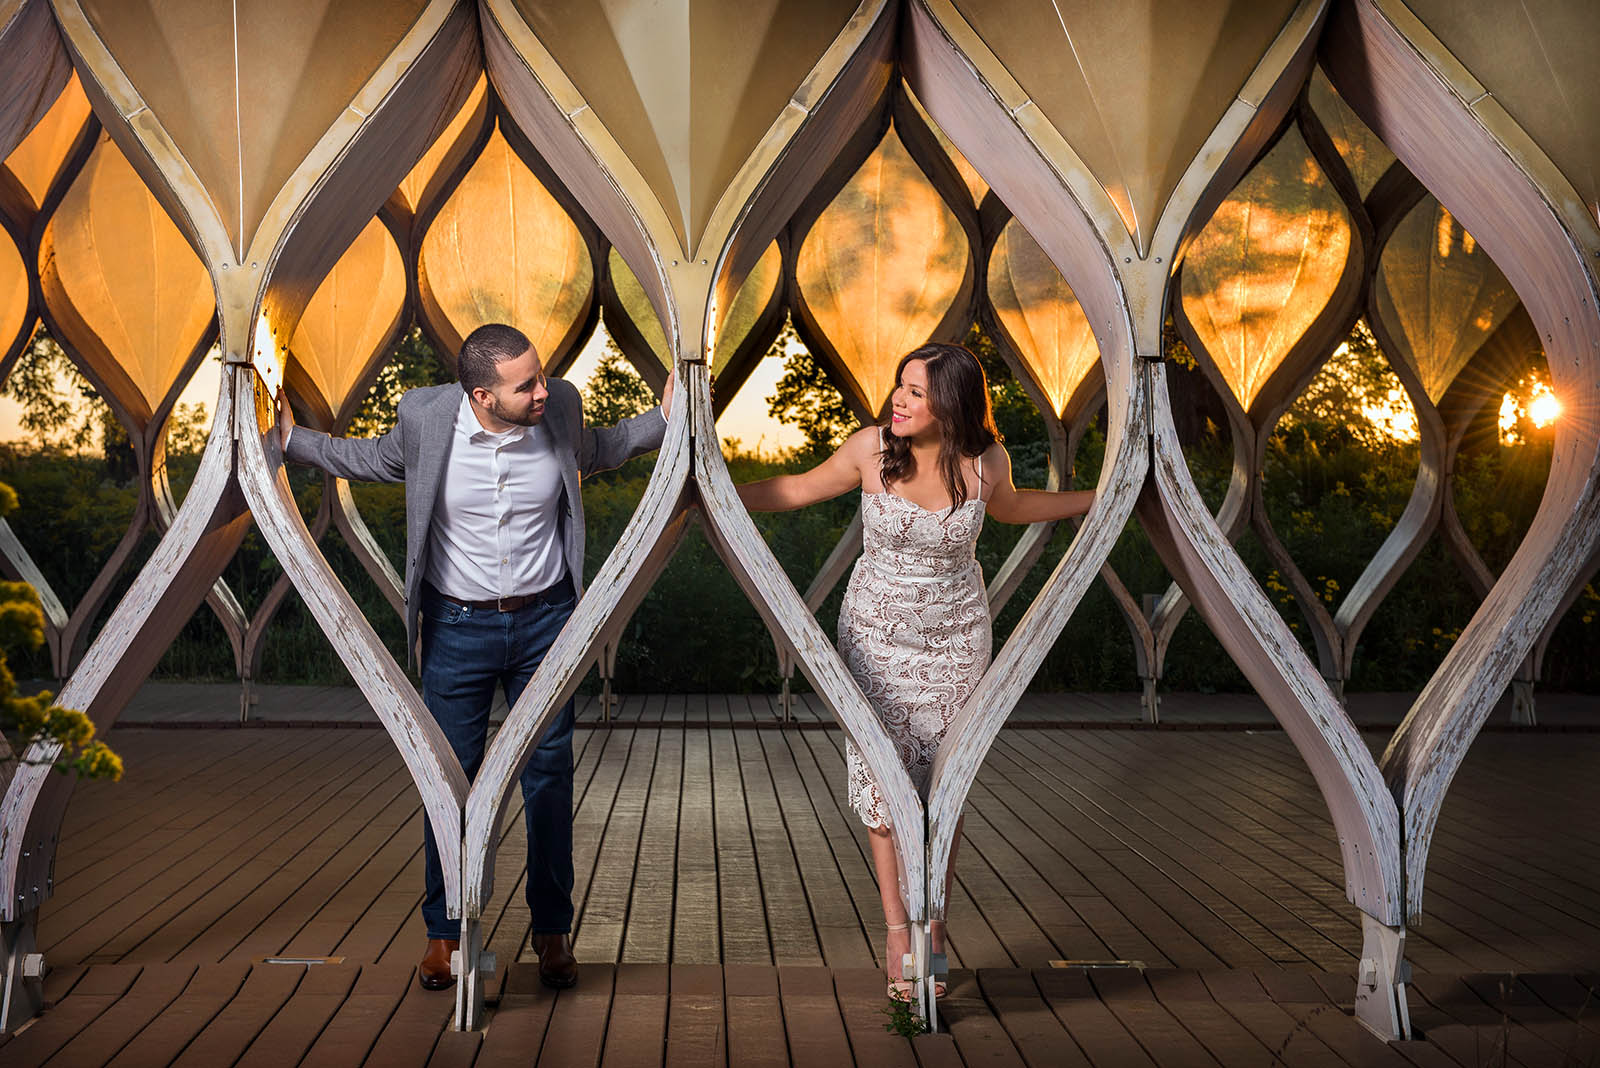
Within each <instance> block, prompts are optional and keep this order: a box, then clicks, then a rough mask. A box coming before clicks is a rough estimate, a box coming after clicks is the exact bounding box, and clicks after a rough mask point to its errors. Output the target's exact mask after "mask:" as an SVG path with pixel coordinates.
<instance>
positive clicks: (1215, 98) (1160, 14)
mask: <svg viewBox="0 0 1600 1068" xmlns="http://www.w3.org/2000/svg"><path fill="white" fill-rule="evenodd" d="M955 6H956V7H957V8H958V9H960V11H961V14H962V15H963V16H964V17H965V18H966V20H967V21H968V22H969V23H971V25H972V27H973V29H975V30H976V31H977V32H978V34H979V36H981V37H982V38H983V41H984V43H985V44H986V45H988V46H989V48H990V49H991V50H993V52H994V53H995V55H996V56H998V57H999V58H1000V61H1001V62H1002V63H1004V64H1005V65H1006V67H1007V68H1008V69H1009V70H1010V72H1011V74H1012V76H1013V77H1014V78H1016V79H1017V82H1018V83H1019V84H1020V85H1021V86H1022V88H1023V90H1024V91H1025V92H1026V93H1027V94H1028V95H1029V96H1030V97H1032V99H1033V101H1034V103H1035V104H1037V105H1038V107H1039V110H1040V111H1041V112H1042V113H1043V114H1044V116H1045V118H1047V119H1048V120H1049V121H1050V122H1051V124H1052V125H1054V126H1055V128H1056V129H1057V130H1059V131H1060V132H1061V134H1062V136H1064V137H1065V138H1066V139H1067V141H1068V142H1069V143H1070V144H1071V145H1072V147H1073V148H1074V149H1075V150H1076V151H1077V153H1078V155H1079V156H1081V157H1082V158H1083V161H1084V163H1085V164H1086V165H1087V166H1088V168H1089V170H1090V171H1091V172H1093V174H1094V176H1095V178H1096V180H1098V181H1099V183H1100V184H1101V186H1103V187H1104V188H1105V190H1106V192H1107V193H1108V194H1109V195H1110V197H1111V200H1112V202H1113V203H1114V204H1116V206H1117V210H1118V211H1119V212H1120V213H1121V215H1122V220H1123V223H1124V224H1125V225H1126V226H1127V228H1128V232H1129V233H1130V234H1132V235H1133V236H1134V239H1135V240H1136V241H1137V242H1138V243H1139V245H1140V247H1144V246H1146V245H1147V244H1148V243H1149V241H1150V237H1151V234H1152V233H1153V231H1154V230H1155V225H1156V220H1157V219H1158V218H1159V217H1160V214H1161V209H1162V207H1163V206H1165V204H1166V202H1167V198H1168V197H1169V196H1171V195H1172V191H1173V189H1174V188H1175V187H1176V186H1177V184H1178V179H1179V178H1181V177H1182V176H1183V172H1184V170H1185V169H1186V168H1187V167H1188V166H1189V162H1190V161H1191V160H1192V159H1194V156H1195V153H1196V152H1198V151H1199V149H1200V146H1201V145H1202V144H1204V143H1205V140H1206V138H1207V137H1209V136H1210V135H1211V131H1212V130H1213V129H1214V128H1215V127H1216V125H1217V122H1218V120H1220V119H1221V118H1222V115H1223V113H1224V112H1225V111H1227V109H1228V106H1229V105H1230V104H1232V103H1233V101H1234V98H1235V97H1237V96H1238V93H1239V90H1240V89H1242V88H1243V87H1244V84H1245V82H1246V81H1247V80H1248V79H1249V77H1250V74H1251V72H1252V71H1254V70H1255V67H1256V64H1257V63H1259V62H1260V61H1261V57H1262V56H1263V55H1264V54H1265V53H1266V50H1267V48H1268V47H1269V46H1270V45H1271V44H1272V42H1273V40H1274V39H1275V38H1276V37H1277V35H1278V32H1279V31H1280V30H1281V29H1283V26H1284V24H1285V23H1286V22H1287V21H1288V18H1289V15H1290V13H1291V12H1292V11H1293V10H1294V7H1295V2H1294V0H1191V2H1188V3H1182V4H1174V3H1170V2H1169V0H1123V2H1121V3H1114V4H1108V3H1104V2H1101V0H956V4H955Z"/></svg>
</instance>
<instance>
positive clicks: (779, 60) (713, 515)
mask: <svg viewBox="0 0 1600 1068" xmlns="http://www.w3.org/2000/svg"><path fill="white" fill-rule="evenodd" d="M683 7H684V5H683V3H681V0H680V2H678V3H669V4H664V5H661V6H660V8H659V9H654V10H645V9H638V10H635V11H632V12H630V13H629V14H628V16H627V17H626V18H623V19H621V20H620V21H619V23H618V24H617V25H616V26H613V25H611V24H608V23H607V22H606V20H604V19H603V18H601V16H600V14H599V12H598V11H596V12H593V13H590V14H583V15H580V16H579V17H566V18H564V19H563V20H562V21H561V23H560V25H559V27H558V26H557V25H556V24H555V22H554V15H553V14H552V13H551V12H549V11H547V10H545V9H543V8H541V7H539V6H538V5H535V4H532V3H527V2H513V0H488V2H487V3H486V4H485V5H484V12H485V20H484V27H483V30H484V43H485V51H486V56H487V60H488V66H489V71H490V75H491V76H492V77H493V79H494V82H495V86H496V88H497V89H498V90H499V92H500V94H501V97H502V99H504V100H505V102H506V106H507V109H508V110H509V111H510V112H511V113H512V114H513V115H514V116H516V118H517V122H518V125H519V126H520V127H521V128H522V129H523V131H524V132H525V133H527V135H528V137H529V139H530V140H531V141H532V142H533V143H534V144H535V146H536V147H537V148H538V149H539V150H540V153H541V155H543V156H544V158H545V159H546V160H548V161H549V162H550V164H551V167H552V168H553V169H554V170H555V171H556V172H557V174H558V175H559V176H560V177H561V179H562V180H563V182H564V183H565V185H566V186H567V188H569V189H571V190H572V191H573V193H574V195H575V196H576V197H577V198H578V200H579V201H580V202H581V203H582V204H583V205H584V207H585V208H586V209H587V211H588V213H589V215H590V217H591V218H593V219H594V220H595V222H596V224H597V225H598V226H599V227H600V229H601V230H602V231H603V232H604V233H605V234H606V236H607V237H608V238H609V239H610V240H611V242H612V244H613V245H614V246H615V247H616V249H617V251H618V253H619V254H620V256H621V257H622V260H623V261H624V262H625V263H627V265H628V267H629V269H630V270H631V271H632V272H633V273H634V276H635V277H636V278H637V279H638V280H639V282H640V285H641V287H642V289H643V290H644V292H645V293H646V295H647V296H648V297H649V300H650V303H651V305H652V306H653V307H654V309H655V311H656V314H657V317H658V320H659V321H660V323H661V324H663V327H664V334H665V336H666V338H667V342H668V345H669V347H670V349H671V351H672V354H673V361H674V365H675V366H676V368H677V370H678V377H679V394H678V397H679V399H678V401H677V403H675V404H674V406H673V411H672V417H671V421H670V423H669V425H668V428H667V437H666V442H665V444H664V445H663V446H662V449H661V452H660V455H659V458H658V460H657V463H656V469H655V471H654V473H653V474H652V475H651V479H650V483H649V485H648V486H647V488H646V490H645V497H644V500H643V501H642V502H641V503H640V506H639V509H638V510H637V511H636V512H635V514H634V516H633V518H632V520H630V522H629V524H628V526H627V528H626V529H625V530H624V531H623V534H622V537H621V539H620V540H619V542H618V544H617V546H616V548H615V549H614V550H613V552H612V554H611V556H610V557H609V558H608V559H607V561H606V562H605V564H604V565H603V566H602V567H601V569H600V572H599V574H598V575H596V577H595V579H594V582H593V583H592V584H591V585H590V586H589V588H588V590H587V592H586V594H585V596H584V598H583V599H582V600H581V601H580V602H579V604H578V607H577V610H576V611H575V613H574V615H573V617H572V619H571V621H570V622H569V623H568V625H567V626H566V627H565V628H564V629H563V631H562V633H561V635H560V636H559V637H558V638H557V640H556V642H555V644H554V646H552V648H551V650H550V652H549V654H548V655H547V656H546V658H545V661H544V664H543V665H542V666H541V667H540V669H539V671H538V672H537V673H536V674H535V676H534V678H533V680H532V681H531V682H530V684H529V685H528V687H527V688H526V689H525V690H524V691H523V694H522V697H521V698H520V699H519V700H518V702H517V704H516V706H515V707H514V708H513V709H512V710H511V714H510V716H508V717H507V719H506V723H505V725H504V726H503V727H502V728H501V730H500V732H499V733H498V734H497V735H496V736H495V738H494V741H493V742H492V743H491V744H490V747H489V751H488V753H487V754H486V756H485V758H484V764H483V767H482V769H481V770H480V772H479V775H478V778H477V781H476V782H475V783H474V784H473V790H472V794H471V796H470V797H469V799H468V803H467V825H466V841H465V850H466V852H465V870H464V875H463V877H464V880H465V883H466V886H465V891H464V897H465V901H466V908H465V912H464V917H463V929H462V934H463V938H462V946H463V951H464V952H465V954H466V961H467V968H466V971H465V974H464V976H463V981H462V982H460V983H458V1011H457V1016H458V1019H462V1020H465V1021H467V1022H472V1021H475V1020H476V1018H477V1013H478V1010H479V1008H480V1007H481V999H482V987H481V983H480V976H479V973H478V971H477V967H478V955H479V954H480V953H481V919H480V916H481V908H482V903H483V902H485V901H486V900H487V899H488V893H489V889H490V886H491V880H492V873H493V847H494V837H495V836H494V834H493V831H494V828H495V827H497V826H498V824H499V819H500V815H501V813H502V811H503V808H504V806H505V804H506V794H507V790H508V788H509V786H510V784H511V782H512V781H513V780H514V779H515V777H516V774H517V771H518V770H519V768H520V767H521V766H522V764H523V763H525V762H526V760H527V758H528V754H529V753H530V752H531V749H532V747H533V745H535V744H536V743H537V740H538V737H539V735H540V734H541V733H542V731H543V729H544V727H545V725H546V724H547V723H548V721H549V719H550V717H551V716H552V715H553V713H554V712H555V711H556V710H557V709H558V708H559V707H560V706H561V703H562V702H563V701H564V700H565V698H566V697H567V696H568V695H570V694H571V693H572V692H573V689H574V688H575V687H576V686H577V683H578V672H579V669H580V668H581V667H583V666H584V665H586V664H587V663H588V662H589V660H590V658H591V657H592V655H593V653H594V650H595V649H596V647H597V646H599V645H600V644H601V643H602V641H603V640H604V639H605V637H606V636H607V634H608V632H609V631H611V630H612V628H614V627H615V626H616V625H617V624H618V622H619V617H620V616H621V613H620V611H619V606H621V605H623V604H625V603H626V602H628V600H629V599H630V597H631V596H632V595H633V594H634V592H635V591H637V590H638V589H640V588H641V586H644V585H648V584H649V582H650V581H651V580H652V579H653V578H654V576H655V575H656V574H657V573H659V571H660V568H661V567H662V566H664V564H665V562H666V559H667V558H668V557H669V556H670V553H671V549H672V548H673V546H675V544H676V542H677V539H678V537H679V536H681V532H682V524H683V523H684V522H685V521H686V517H687V513H686V511H685V509H686V508H687V507H689V506H691V505H694V504H698V506H699V507H700V509H701V510H702V514H703V517H704V522H705V524H706V528H707V533H708V535H709V536H710V540H711V542H712V544H713V546H714V547H715V548H716V549H717V550H718V552H719V554H720V555H721V556H722V557H723V559H724V560H725V561H726V562H727V563H728V565H729V567H730V569H731V570H732V571H733V573H734V576H735V578H736V579H737V580H738V581H739V584H740V585H741V587H743V588H744V590H745V591H746V593H747V594H748V595H749V596H750V597H751V600H752V601H753V602H754V603H755V604H756V607H757V608H758V609H759V610H760V611H761V613H762V615H763V617H764V618H765V619H766V621H767V623H768V626H769V627H772V628H773V629H775V630H779V631H781V632H782V633H783V635H784V637H785V640H786V641H787V642H788V643H789V644H791V645H793V646H794V647H796V648H797V649H798V650H799V659H800V661H801V663H802V664H803V665H805V666H806V667H807V669H808V674H809V675H810V676H811V679H812V682H813V683H814V684H815V685H816V686H817V688H818V690H819V691H821V692H822V693H823V694H824V695H825V697H826V699H827V700H828V702H829V704H830V706H831V707H833V708H834V709H835V710H836V712H837V714H838V715H839V718H840V720H841V722H842V723H843V725H844V727H845V730H846V731H847V733H848V734H849V735H850V736H851V737H852V738H853V739H854V740H855V741H856V742H857V744H858V745H859V746H860V748H861V749H862V751H863V752H864V754H865V756H866V759H867V762H868V764H869V766H870V767H871V768H872V769H873V770H874V772H875V773H877V774H878V775H879V776H880V781H882V782H884V783H885V784H886V787H887V790H886V792H887V794H888V796H889V797H890V806H891V810H892V811H893V813H894V817H895V820H896V823H897V824H898V825H901V826H905V827H908V828H912V829H915V830H916V831H920V829H921V819H920V811H919V806H918V804H917V798H916V793H915V791H914V790H913V789H912V787H911V782H910V779H909V777H908V776H907V774H906V772H905V769H904V768H903V767H901V766H900V764H899V761H898V760H897V759H896V757H895V755H894V752H893V747H892V745H891V744H890V743H889V740H888V739H887V738H886V737H885V736H884V734H883V731H882V728H881V727H880V726H879V725H878V723H877V719H876V716H875V715H874V714H873V712H872V710H871V707H870V706H869V705H868V704H867V702H866V700H865V698H863V697H862V695H861V692H860V690H859V689H858V688H857V687H856V686H855V684H854V682H853V681H852V680H851V678H850V676H849V673H848V671H846V669H845V667H844V664H843V662H842V661H841V660H840V659H839V657H838V654H837V653H836V652H834V650H833V648H832V647H831V645H830V644H829V643H828V642H827V640H826V637H825V636H824V635H823V633H822V631H821V628H820V627H818V626H817V624H816V621H815V620H814V619H812V618H811V615H810V613H809V612H807V611H806V610H805V606H804V603H803V602H802V601H801V599H800V596H799V594H798V592H797V591H796V590H795V589H794V586H793V585H792V584H791V583H790V582H789V580H788V578H787V576H786V575H785V574H784V572H783V570H782V568H781V567H779V565H778V563H777V561H776V560H775V559H774V558H773V556H772V554H771V552H770V551H769V550H768V549H767V547H766V545H765V544H764V543H763V542H762V541H761V538H760V535H759V534H758V533H757V532H756V529H755V526H754V524H753V523H752V522H751V520H750V517H749V515H748V514H747V513H746V512H745V511H744V509H743V508H742V507H741V506H740V504H739V502H738V498H737V496H736V494H735V492H734V488H733V484H732V482H731V480H730V479H729V476H728V472H727V467H726V465H725V464H724V462H723V459H722V450H721V445H720V442H719V440H718V438H717V434H716V426H715V422H714V412H713V409H712V405H711V394H710V388H709V377H708V374H707V362H708V360H709V358H710V357H711V356H712V352H713V348H712V347H713V345H714V342H715V338H716V334H717V330H718V327H719V324H720V321H721V319H722V318H723V316H724V315H725V314H726V310H727V309H728V308H730V307H731V306H732V304H733V303H734V299H735V296H736V294H737V292H738V289H739V287H740V285H741V284H742V283H743V281H744V279H745V278H746V276H747V275H748V274H749V273H750V271H751V269H752V268H753V267H754V266H755V265H756V263H757V262H758V261H759V259H760V257H761V255H762V253H763V252H764V251H765V250H766V248H767V246H768V245H769V244H770V243H771V241H772V240H773V238H775V237H776V236H777V234H778V232H779V230H780V229H781V228H782V226H783V223H784V221H785V220H787V219H788V218H789V216H790V215H791V214H792V213H793V212H794V210H795V208H796V207H797V206H798V204H799V202H800V200H801V199H802V198H803V196H804V195H805V193H806V191H807V190H809V189H810V188H811V186H812V185H813V184H814V183H815V181H816V179H817V177H818V176H819V175H820V172H821V171H822V169H823V168H825V167H826V166H827V164H828V162H829V161H830V160H831V159H832V158H833V156H834V155H835V154H836V153H837V151H838V149H839V148H840V146H841V143H842V141H843V140H844V138H846V137H847V136H848V135H849V133H850V132H853V131H854V130H855V129H857V128H858V127H859V125H860V124H861V122H862V121H863V119H864V117H865V115H866V114H867V113H868V112H869V111H870V109H871V108H872V107H873V105H874V103H875V102H876V101H877V100H879V99H880V98H881V95H882V92H883V87H884V85H885V84H886V82H887V78H888V75H889V56H890V51H891V49H892V46H893V41H894V37H893V32H892V31H893V27H894V19H893V17H892V8H891V6H890V5H889V4H888V3H886V2H884V0H866V2H864V3H862V4H860V5H859V7H858V6H857V5H856V4H855V3H854V2H841V0H830V2H829V3H826V4H816V5H804V6H802V5H795V6H793V7H786V8H782V9H780V10H777V11H774V12H773V13H772V14H771V17H770V18H771V20H770V21H765V22H760V23H757V24H754V25H752V22H751V19H750V17H749V12H748V11H746V10H744V5H740V4H738V3H736V2H732V0H724V2H719V3H715V4H697V5H696V10H695V23H696V36H695V37H694V39H693V40H690V39H688V38H687V36H686V34H685V30H686V28H687V26H688V20H687V19H686V18H685V17H684V12H683ZM764 45H765V46H766V47H764ZM735 55H737V56H739V57H740V59H739V61H738V62H728V60H729V57H730V56H735ZM757 56H759V57H760V62H757V61H756V57H757ZM598 57H606V58H607V59H608V60H610V62H606V63H600V62H597V58H598ZM617 64H621V65H622V68H623V69H626V70H627V71H628V72H629V74H630V77H629V78H626V79H624V78H619V77H617V76H616V71H617V70H618V69H619V68H618V66H617ZM634 85H643V86H647V87H649V88H650V89H653V90H655V91H654V92H648V93H647V94H646V96H645V97H643V98H641V97H640V96H638V95H636V94H634V91H633V90H632V88H631V87H632V86H634ZM691 455H692V462H691ZM921 846H922V842H921V836H920V834H916V835H908V836H907V841H906V842H905V843H903V845H902V848H901V850H900V859H901V863H902V866H903V868H904V870H905V872H906V873H907V877H906V880H905V881H906V884H907V886H908V887H909V888H910V889H911V891H912V892H913V893H915V892H916V891H917V890H919V889H920V887H921V886H922V883H923V876H922V870H921V862H922V857H923V850H922V848H921ZM912 915H913V916H915V917H918V918H919V919H920V918H921V917H922V915H923V909H922V902H921V900H920V896H919V897H918V899H914V900H913V902H912Z"/></svg>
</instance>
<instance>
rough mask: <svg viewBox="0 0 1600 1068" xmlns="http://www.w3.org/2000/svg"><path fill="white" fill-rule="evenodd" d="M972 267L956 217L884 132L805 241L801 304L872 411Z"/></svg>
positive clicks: (798, 270)
mask: <svg viewBox="0 0 1600 1068" xmlns="http://www.w3.org/2000/svg"><path fill="white" fill-rule="evenodd" d="M970 258H971V253H970V250H969V249H968V247H967V235H966V233H965V232H964V231H963V230H962V229H961V225H960V223H959V222H958V221H957V220H956V217H955V215H954V214H953V213H952V212H951V211H950V208H949V207H948V206H947V205H946V204H945V202H944V200H943V199H942V198H941V197H940V196H939V193H938V191H937V190H935V189H934V187H933V185H932V183H930V182H929V181H928V179H927V176H925V175H924V174H923V173H922V171H921V169H920V168H918V167H917V164H916V162H915V161H914V160H912V158H911V156H910V154H909V153H907V152H906V149H905V145H903V144H902V143H901V142H900V138H899V137H897V136H896V135H895V132H894V131H893V130H892V129H891V130H890V131H889V132H888V133H887V134H886V135H885V136H884V139H883V142H882V143H881V144H879V146H878V147H877V148H876V149H875V150H874V151H873V153H872V155H871V156H869V157H868V158H867V161H866V163H864V164H863V165H862V167H861V169H860V170H859V171H857V172H856V173H855V175H854V177H852V178H851V179H850V181H849V183H847V184H846V185H845V187H844V189H842V190H841V191H840V192H839V195H838V196H837V197H835V198H834V199H833V202H832V203H831V204H829V205H828V207H827V210H825V211H824V212H823V213H822V215H821V216H819V217H818V219H817V221H816V223H815V224H814V225H813V226H812V227H811V231H810V232H809V233H808V234H807V235H806V238H805V243H804V244H803V245H802V246H801V248H800V255H799V257H798V259H797V260H796V261H795V278H796V280H797V281H798V283H799V288H800V293H801V296H802V297H803V298H804V300H805V302H806V307H807V308H808V309H809V310H810V313H811V317H812V319H813V320H814V321H815V323H816V326H817V328H818V329H819V330H820V331H821V332H822V335H823V336H824V337H825V338H826V339H827V341H828V342H829V344H831V345H832V347H833V349H834V351H835V352H837V353H838V356H839V359H840V360H841V361H842V362H843V364H844V366H845V369H846V370H848V371H849V372H850V374H851V376H853V377H854V379H855V381H856V384H857V386H858V387H859V389H860V400H861V401H862V402H863V403H864V404H865V405H866V406H867V408H868V409H869V410H871V411H877V410H878V407H879V406H880V405H881V404H882V403H883V401H884V399H885V398H886V397H888V395H889V392H890V390H892V389H893V388H894V369H895V365H896V364H897V363H899V361H900V357H902V356H904V355H905V354H906V353H907V352H909V351H910V350H911V349H914V348H916V347H917V346H918V345H921V344H922V343H923V342H925V341H927V340H928V338H929V337H930V336H932V334H933V332H934V331H935V330H936V329H938V327H939V324H940V322H941V321H942V320H943V319H944V316H945V314H946V313H947V312H948V311H949V310H950V306H951V304H952V303H953V302H954V300H955V299H956V296H957V295H958V293H959V292H960V290H961V286H962V282H963V281H964V279H965V276H966V272H967V270H968V267H969V262H970Z"/></svg>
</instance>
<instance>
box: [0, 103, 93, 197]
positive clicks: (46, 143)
mask: <svg viewBox="0 0 1600 1068" xmlns="http://www.w3.org/2000/svg"><path fill="white" fill-rule="evenodd" d="M88 118H89V98H88V97H86V96H84V95H83V86H82V85H80V84H79V83H78V76H77V75H76V74H74V75H73V76H72V77H71V78H70V79H69V80H68V81H67V87H66V88H65V89H63V90H61V95H60V96H58V97H56V102H55V103H54V104H51V105H50V110H49V111H47V112H45V114H44V118H42V119H40V120H39V122H38V124H37V125H35V126H34V128H33V129H31V130H29V131H28V136H26V137H24V138H23V139H22V141H21V142H20V143H19V144H18V145H17V147H16V148H14V149H12V150H11V155H9V156H7V157H6V169H7V170H8V171H10V172H11V173H12V174H14V175H16V177H17V181H19V182H21V183H22V187H23V188H24V189H26V190H27V191H28V195H29V196H30V197H32V198H33V204H34V207H38V206H40V205H42V204H43V203H44V197H45V194H46V193H47V192H49V190H50V184H51V183H52V182H54V181H55V178H56V175H57V174H58V173H60V171H61V165H62V164H63V163H65V162H66V160H67V153H68V152H69V151H71V149H72V142H73V141H75V140H77V137H78V133H79V131H81V130H82V129H83V124H84V122H85V121H86V120H87V119H88Z"/></svg>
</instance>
